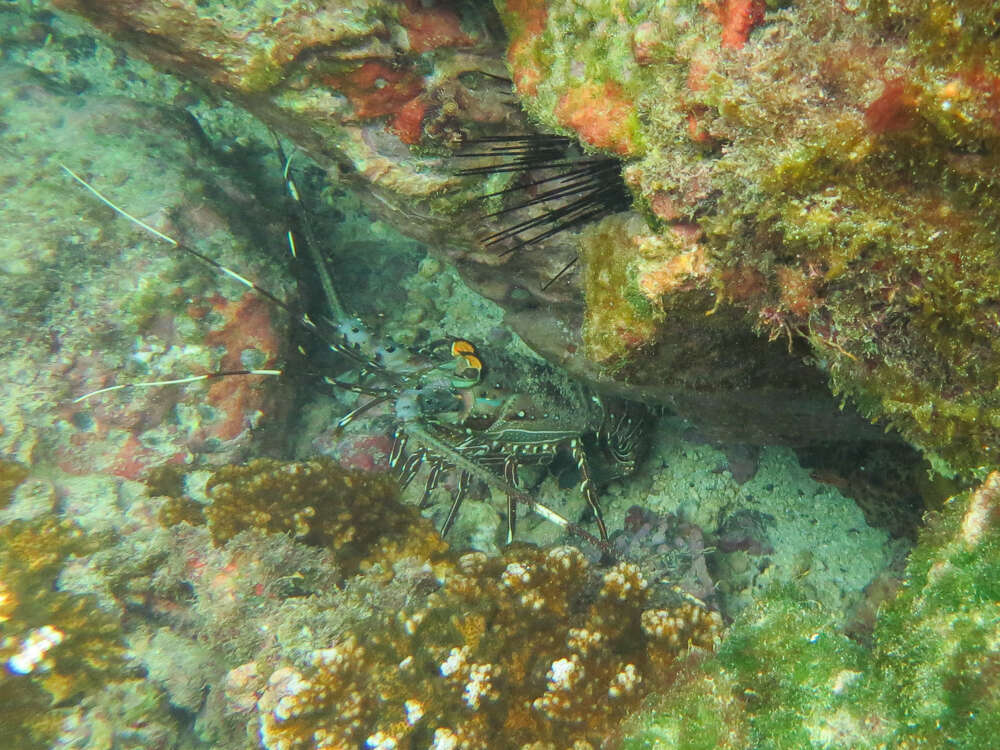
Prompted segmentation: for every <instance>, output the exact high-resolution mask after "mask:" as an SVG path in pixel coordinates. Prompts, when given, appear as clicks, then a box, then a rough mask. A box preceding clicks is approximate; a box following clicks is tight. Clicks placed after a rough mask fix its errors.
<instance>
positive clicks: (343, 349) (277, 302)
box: [59, 164, 385, 372]
mask: <svg viewBox="0 0 1000 750" xmlns="http://www.w3.org/2000/svg"><path fill="white" fill-rule="evenodd" d="M59 166H60V167H62V168H63V170H64V171H65V172H66V174H68V175H69V176H70V177H72V178H73V179H74V180H76V182H78V183H80V184H81V185H82V186H83V187H85V188H86V189H87V190H88V191H89V192H90V193H91V195H93V196H94V197H96V198H97V199H98V200H99V201H100V202H101V203H103V204H104V205H106V206H107V207H108V208H110V209H112V210H113V211H114V212H115V213H117V214H118V215H119V216H122V217H123V218H125V219H128V220H129V221H130V222H132V223H133V224H135V225H136V226H138V227H140V228H141V229H143V230H145V231H147V232H149V233H150V234H152V235H153V236H154V237H158V238H159V239H161V240H163V241H164V242H167V243H169V244H170V245H171V246H172V247H175V248H177V249H178V250H182V251H183V252H185V253H187V254H188V255H192V256H194V257H195V258H197V259H198V260H200V261H201V262H202V263H205V264H207V265H209V266H211V267H212V268H214V269H215V270H216V271H218V272H219V273H222V274H224V275H226V276H228V277H229V278H231V279H233V280H235V281H238V282H239V283H240V284H242V285H243V286H245V287H247V288H248V289H250V290H251V291H253V292H255V293H256V294H259V295H260V296H261V297H263V298H264V299H266V300H267V301H268V302H270V303H271V304H272V305H274V306H275V307H277V308H278V309H280V310H282V311H284V312H286V313H288V315H289V316H290V318H291V319H292V320H293V321H295V323H296V324H297V325H300V326H302V327H303V328H305V329H306V330H308V331H310V332H311V333H312V334H313V335H315V336H317V337H318V338H319V339H320V340H321V341H322V342H323V343H324V344H326V345H327V346H328V347H329V348H330V350H331V351H333V352H336V353H338V354H342V355H344V356H346V357H347V358H349V359H351V360H353V361H354V362H355V363H356V364H358V365H360V366H361V367H363V368H366V369H369V370H372V371H376V372H384V371H385V368H384V367H383V366H382V365H381V364H379V363H378V362H375V361H373V360H371V359H369V358H368V357H365V356H364V355H362V354H361V353H359V352H357V351H355V350H354V349H353V348H351V347H350V346H349V345H346V344H341V343H339V342H336V341H333V340H331V339H330V338H329V337H328V336H326V335H324V333H323V331H321V330H320V328H319V326H318V325H317V324H316V321H314V320H313V319H312V318H310V317H309V315H308V314H306V313H299V312H297V311H296V310H295V309H294V308H293V307H292V306H291V305H290V304H288V303H287V302H285V301H284V300H283V299H281V298H280V297H278V296H277V295H276V294H274V293H273V292H269V291H268V290H267V289H265V288H264V287H262V286H259V285H258V284H256V283H254V282H253V281H251V280H250V279H248V278H246V277H244V276H241V275H240V274H238V273H236V271H233V270H232V269H230V268H227V267H226V266H224V265H222V264H221V263H219V262H218V261H217V260H215V259H213V258H210V257H209V256H207V255H205V254H204V253H202V252H200V251H199V250H195V249H194V248H193V247H191V246H190V245H185V244H184V243H182V242H180V241H178V240H176V239H174V238H173V237H171V236H170V235H167V234H164V233H163V232H161V231H159V230H158V229H156V228H155V227H152V226H150V225H149V224H147V223H146V222H144V221H142V219H139V218H137V217H135V216H133V215H132V214H130V213H129V212H128V211H126V210H125V209H124V208H122V207H121V206H119V205H117V204H116V203H114V202H113V201H112V200H111V199H110V198H108V197H106V196H105V195H104V194H103V193H101V192H100V191H99V190H98V189H97V188H95V187H94V186H93V185H91V184H90V183H89V182H87V181H86V180H85V179H83V178H82V177H80V175H78V174H77V173H76V172H74V171H73V170H72V169H70V168H69V167H67V166H66V165H65V164H60V165H59ZM325 322H326V323H327V324H328V325H332V324H330V323H329V321H325Z"/></svg>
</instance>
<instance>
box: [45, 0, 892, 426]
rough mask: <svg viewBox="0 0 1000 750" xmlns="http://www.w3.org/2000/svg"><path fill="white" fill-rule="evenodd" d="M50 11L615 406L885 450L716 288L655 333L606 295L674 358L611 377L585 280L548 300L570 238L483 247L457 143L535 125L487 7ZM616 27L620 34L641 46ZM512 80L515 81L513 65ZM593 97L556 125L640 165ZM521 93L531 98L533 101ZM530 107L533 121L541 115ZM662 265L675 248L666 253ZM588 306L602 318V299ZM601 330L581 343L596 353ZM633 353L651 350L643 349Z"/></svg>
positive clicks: (613, 105)
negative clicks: (86, 29) (305, 184)
mask: <svg viewBox="0 0 1000 750" xmlns="http://www.w3.org/2000/svg"><path fill="white" fill-rule="evenodd" d="M54 4H55V5H56V6H57V7H59V8H62V9H66V10H71V11H73V12H76V13H80V14H82V15H84V16H85V17H86V18H88V19H90V20H91V21H92V22H93V23H94V24H95V25H97V26H98V27H99V28H101V29H103V30H105V31H107V32H109V33H111V34H112V35H114V36H115V37H116V38H117V39H119V40H121V41H124V42H126V43H128V45H129V48H130V49H131V50H132V51H134V52H135V53H136V54H138V55H142V56H144V57H145V58H146V59H148V60H151V61H152V62H153V63H154V64H156V65H158V66H161V67H164V68H166V69H168V70H170V71H174V72H176V73H179V74H180V75H182V76H185V77H187V78H189V79H191V80H193V81H195V82H197V83H198V84H199V85H201V86H205V87H206V88H207V89H208V90H209V91H211V92H213V93H215V94H220V95H222V96H224V97H225V98H227V99H230V100H233V101H235V102H237V103H239V104H240V105H241V106H243V107H245V108H246V109H248V110H249V111H251V112H253V113H254V114H256V115H257V116H259V117H260V118H261V119H263V120H264V121H265V122H267V123H268V124H269V126H271V127H273V128H274V129H275V130H277V131H278V132H280V133H282V134H284V135H286V136H288V137H289V138H291V139H292V140H293V141H294V142H296V143H297V144H298V145H299V146H300V147H301V148H303V149H304V150H306V151H307V152H308V153H309V154H310V155H311V156H313V157H314V158H315V159H317V161H318V162H319V163H320V164H322V165H323V166H324V167H326V168H328V169H329V170H330V172H331V174H334V173H337V174H338V179H340V180H343V181H344V182H346V183H348V184H351V185H352V186H353V187H354V188H356V189H357V190H358V192H359V195H361V196H363V198H364V199H365V200H366V201H367V203H368V205H369V206H370V208H371V209H372V211H373V213H374V214H375V215H377V216H380V217H382V218H383V219H385V220H387V221H390V222H392V223H394V224H395V225H396V226H398V227H400V228H401V229H402V230H403V231H405V232H407V233H410V234H411V235H414V236H417V237H419V238H421V239H424V240H426V241H428V243H429V244H430V245H431V247H432V249H433V251H434V252H436V253H438V254H439V255H440V256H442V257H445V258H447V259H448V260H449V261H451V262H452V263H454V264H455V266H456V268H457V269H458V271H459V272H460V273H461V274H462V276H463V278H464V280H465V281H466V282H467V283H469V285H470V286H471V287H473V288H474V289H475V290H477V291H478V292H479V293H481V294H483V295H484V296H486V297H488V298H489V299H491V300H494V301H496V302H497V303H498V304H500V305H501V306H502V307H503V308H504V310H505V311H506V313H507V318H506V322H507V323H508V324H510V325H511V326H512V327H513V328H514V329H515V330H516V331H517V332H518V333H519V334H520V335H521V336H522V338H524V340H525V341H526V342H527V343H528V344H529V345H530V346H532V347H533V348H534V349H535V350H536V351H538V352H539V353H541V354H542V355H543V356H545V357H546V358H548V359H549V360H550V361H553V362H555V363H557V364H559V365H560V366H563V367H565V368H566V369H568V370H569V371H570V372H571V373H573V374H574V375H575V376H578V377H582V378H584V379H587V380H590V381H591V382H593V383H597V384H599V385H600V386H602V387H603V388H605V389H608V390H611V391H614V392H616V393H617V394H619V395H624V396H630V397H632V398H637V399H643V400H655V401H657V402H659V403H663V404H667V405H669V406H670V407H671V408H673V409H675V410H677V411H678V413H681V414H683V415H685V416H689V417H692V418H697V419H698V420H699V421H700V422H701V423H702V425H703V426H704V428H705V429H706V430H711V431H713V432H714V433H715V434H716V435H718V436H719V437H720V438H721V437H726V438H729V439H739V440H742V441H744V442H753V443H757V444H760V443H767V442H777V441H782V442H792V443H797V444H801V443H805V442H815V441H818V440H826V439H829V438H830V436H837V437H843V438H856V437H858V436H859V435H867V436H868V437H869V438H874V439H877V438H878V431H877V430H868V429H866V428H867V427H868V425H866V424H865V423H864V421H863V420H861V419H859V418H857V416H856V415H855V414H853V413H844V412H840V411H838V410H837V408H836V405H835V403H834V401H833V400H832V399H831V398H830V396H829V394H828V392H827V390H826V387H825V376H824V374H823V373H819V372H816V371H815V370H814V369H812V368H809V367H807V366H805V365H803V364H802V363H801V362H799V361H798V359H797V358H795V357H792V356H789V354H788V353H787V352H786V351H785V345H784V342H774V343H771V344H767V343H765V342H764V341H763V340H761V339H760V338H759V337H757V336H755V335H754V334H753V332H752V331H751V329H750V327H749V326H747V325H746V322H745V321H744V320H743V317H744V316H743V314H742V312H741V311H740V310H736V309H732V310H730V309H720V310H719V311H718V313H717V315H716V316H715V318H714V320H710V321H708V324H707V326H706V319H705V317H704V312H705V311H706V309H709V308H711V307H712V306H713V301H712V300H713V298H712V296H711V288H710V287H706V288H703V289H702V288H700V289H697V290H695V293H694V294H693V295H692V296H691V298H690V299H687V300H686V301H685V302H684V303H683V304H681V305H673V306H671V305H670V304H667V305H666V308H670V309H669V310H668V312H669V313H670V315H673V314H674V313H678V314H677V315H676V316H674V318H673V322H672V323H671V325H669V326H667V325H660V324H661V323H662V315H661V316H660V317H659V318H657V319H656V320H654V321H653V323H652V325H651V326H650V324H649V322H648V321H643V320H640V319H641V318H643V317H644V316H645V318H649V316H650V315H651V314H652V313H651V311H652V310H653V308H654V307H655V306H656V304H657V303H656V302H655V301H654V304H652V305H650V304H646V303H645V302H643V301H641V294H625V295H623V293H622V291H621V290H620V289H618V288H612V289H611V290H610V293H611V295H612V300H617V301H618V302H615V303H614V310H613V311H612V316H611V318H612V319H609V320H607V321H606V322H601V323H600V325H599V326H598V328H600V329H602V330H603V329H605V328H606V330H607V331H608V333H600V332H599V333H597V334H596V335H597V337H598V338H600V337H601V336H605V337H606V336H618V331H619V328H620V326H619V325H618V324H619V323H620V321H619V320H615V319H614V315H618V316H619V317H620V316H621V315H622V312H621V311H622V310H623V305H622V304H618V303H619V302H621V301H622V300H624V299H625V298H626V297H627V299H628V300H629V304H632V303H635V304H637V305H638V306H639V308H640V314H639V315H638V316H635V315H633V316H631V317H630V319H629V325H634V326H635V328H636V330H635V331H634V332H630V333H629V334H628V339H629V341H630V342H631V344H629V346H633V345H634V346H640V345H642V344H643V343H651V342H652V340H653V339H656V340H662V343H663V345H662V346H658V347H656V351H657V352H658V353H659V354H660V355H663V354H664V353H665V352H667V351H668V350H671V347H675V348H674V349H673V350H672V351H675V352H677V353H678V355H677V356H673V357H670V358H661V359H659V360H658V361H656V363H655V364H652V365H650V366H649V367H648V368H646V371H645V375H644V376H643V374H642V373H640V374H637V373H636V372H634V371H629V370H628V369H627V368H625V369H623V368H621V367H616V366H609V365H614V364H615V363H613V362H609V361H608V357H606V356H603V355H602V354H601V352H600V351H599V350H597V349H593V348H590V347H588V346H584V340H583V338H581V330H582V323H583V312H584V310H583V303H582V295H581V292H580V290H581V284H582V283H585V282H582V281H581V276H580V275H579V274H577V273H575V272H573V273H571V274H569V275H568V276H567V277H566V278H565V279H564V280H561V281H560V282H559V283H557V284H553V285H551V286H548V287H546V283H547V282H548V281H550V280H551V279H552V278H553V277H554V276H555V275H556V274H557V273H558V272H559V269H560V268H562V267H563V266H564V264H565V263H566V262H567V260H568V259H570V258H573V257H574V256H575V255H577V250H578V249H577V247H576V245H577V243H576V233H575V232H571V233H567V234H563V235H562V236H558V235H557V236H556V237H555V238H552V239H551V241H549V242H547V243H545V244H543V245H540V246H539V247H537V248H534V249H533V250H532V251H530V252H514V253H510V254H508V255H501V254H500V252H499V251H498V250H497V249H496V248H492V247H489V248H484V247H482V245H481V243H480V238H481V237H483V236H484V235H486V234H489V232H490V231H492V229H491V228H495V227H496V226H497V225H498V220H497V219H487V218H484V216H483V213H484V206H483V202H482V201H481V200H479V199H480V198H481V197H482V196H483V195H484V194H486V193H489V192H492V191H493V190H495V189H500V188H502V187H503V184H499V185H495V184H494V181H491V180H489V179H481V178H476V179H472V178H459V177H456V176H455V164H454V160H453V159H451V156H452V155H453V154H454V153H455V146H456V144H457V143H458V142H459V141H460V140H461V139H462V138H463V137H464V136H471V137H477V136H480V135H491V134H496V133H501V134H503V133H508V134H509V133H523V132H526V131H529V130H530V129H531V126H530V123H529V121H528V120H527V119H526V118H525V117H524V114H523V113H522V112H521V111H520V109H519V107H518V105H517V102H516V100H515V99H514V97H512V96H511V93H510V86H511V84H510V82H509V80H507V78H506V77H507V75H508V72H507V66H506V65H505V63H504V61H503V55H504V48H505V45H506V40H505V39H504V38H503V36H504V35H503V30H502V29H501V27H500V26H499V22H498V21H497V20H496V17H495V16H494V15H493V13H492V12H491V11H490V9H488V8H485V7H477V6H476V5H475V4H464V5H461V6H459V7H457V8H456V7H452V6H451V5H449V4H447V3H422V4H421V3H416V2H413V1H412V0H406V1H405V2H404V1H403V0H370V1H368V2H363V3H352V4H350V5H349V6H344V5H342V4H339V3H329V4H319V5H317V4H315V3H306V2H301V1H300V0H289V1H288V2H284V3H277V4H276V3H273V2H266V3H244V4H241V5H240V7H239V9H236V8H233V7H232V6H231V4H229V3H224V2H221V0H220V1H210V2H203V1H201V0H199V1H198V2H195V0H183V1H182V2H174V3H170V4H163V3H156V2H134V1H133V0H129V1H128V2H123V1H120V0H111V1H109V2H101V3H95V2H89V1H88V0H55V2H54ZM612 5H613V4H612ZM529 6H530V7H534V8H538V9H539V13H540V15H539V19H540V22H543V21H544V6H543V5H542V4H539V3H535V4H529ZM609 7H610V6H609ZM588 12H589V11H588ZM720 12H721V11H720ZM639 15H640V16H641V15H642V12H640V13H639ZM504 18H505V19H506V20H507V21H508V25H510V26H511V28H510V30H509V32H510V34H511V38H512V40H513V44H514V47H512V52H511V54H512V55H513V56H514V57H515V58H516V56H517V48H518V45H519V44H520V37H519V36H518V34H520V33H521V30H522V29H527V28H532V29H533V28H535V27H534V26H533V25H532V24H533V23H534V21H531V22H530V23H528V22H526V23H525V24H521V23H520V21H518V20H517V18H516V17H515V14H512V13H507V14H506V15H505V16H504ZM621 20H623V19H616V20H615V23H614V24H613V26H614V27H615V28H618V27H621V28H622V29H625V30H628V33H631V26H630V25H629V24H628V23H626V24H621V23H620V21H621ZM731 26H732V27H733V28H734V29H737V31H732V32H730V33H731V34H737V35H738V34H739V33H742V32H739V31H738V29H739V28H740V25H739V24H738V23H736V24H731ZM605 27H609V28H610V26H609V24H607V23H604V22H602V24H601V25H600V28H602V29H604V31H602V34H604V36H602V38H611V36H613V35H611V36H609V35H608V34H609V33H610V32H608V33H605V32H607V29H606V28H605ZM647 31H648V29H647ZM559 33H561V32H559ZM623 33H624V32H623ZM571 38H572V37H571V36H568V37H567V40H569V39H571ZM629 38H631V37H629ZM629 44H631V42H629ZM580 49H581V50H583V51H587V50H589V49H590V47H588V46H586V45H582V46H581V47H580ZM616 49H617V48H616ZM539 54H541V53H539ZM556 54H557V55H564V56H565V59H564V60H563V61H562V62H559V63H558V65H556V66H555V68H554V69H555V70H557V71H559V72H560V74H561V72H562V70H563V67H562V66H563V62H565V63H566V64H568V61H569V60H570V59H574V58H573V55H572V54H569V52H568V51H567V49H562V48H560V49H559V50H557V51H556ZM574 54H575V53H574ZM588 54H589V53H588ZM514 75H515V78H516V79H518V80H520V75H521V69H520V68H519V67H518V65H517V63H516V60H515V65H514ZM642 80H647V81H648V80H649V77H648V76H646V78H643V79H642ZM601 85H603V84H601ZM601 85H597V86H596V87H595V86H582V87H580V88H579V90H577V91H575V92H574V94H573V95H572V96H570V97H567V100H566V102H564V103H563V105H562V109H561V110H560V112H562V113H563V115H564V116H565V119H566V122H567V123H568V124H570V125H572V124H573V123H576V124H577V125H579V126H580V128H581V129H584V128H592V127H596V128H597V130H592V131H591V130H588V131H587V133H586V135H585V140H587V139H589V141H588V142H589V143H591V144H593V145H596V146H599V147H601V148H605V149H607V150H608V151H610V152H613V153H614V154H615V155H617V156H627V157H628V158H629V159H633V158H634V157H635V155H636V153H638V149H639V143H640V142H639V140H638V135H635V136H633V135H630V134H631V133H636V134H637V133H638V131H637V130H636V128H637V127H638V124H637V123H638V120H637V116H636V115H635V114H634V113H632V114H628V116H626V114H627V113H626V111H625V109H627V106H626V105H627V102H625V101H624V100H623V99H622V96H621V95H620V94H619V93H618V90H617V89H616V88H615V86H612V87H611V89H607V87H605V88H601ZM612 89H613V90H612ZM522 93H523V94H524V96H525V97H526V99H529V100H530V98H531V96H530V95H531V92H530V91H528V90H525V91H524V92H522ZM528 105H529V107H530V109H531V112H532V114H533V115H535V116H537V115H538V111H539V106H538V105H536V104H534V103H532V102H530V101H529V102H528ZM623 107H624V108H623ZM589 108H593V111H591V110H590V109H589ZM601 118H605V119H603V120H602V119H601ZM542 119H543V121H545V122H546V126H549V125H550V123H549V122H548V121H547V120H544V118H542ZM612 120H613V121H615V122H619V121H620V123H621V127H622V128H624V129H625V130H623V131H622V134H618V135H616V134H614V133H610V134H601V133H599V132H598V130H599V129H600V128H601V127H602V125H601V124H602V123H604V122H608V121H612ZM588 123H592V125H590V124H588ZM555 125H556V126H557V127H560V128H563V129H564V126H563V125H559V124H558V123H555ZM616 127H617V126H616ZM626 131H627V133H626ZM616 138H621V139H623V140H622V143H621V144H618V143H617V142H616V141H615V139H616ZM501 226H502V224H501ZM668 245H669V243H668ZM663 252H668V253H669V252H672V250H671V248H670V247H669V246H668V247H666V249H665V250H662V251H661V255H662V253H663ZM607 257H608V259H609V262H611V263H614V262H617V261H616V260H615V259H616V258H622V259H623V262H627V259H624V255H616V254H614V253H608V254H607ZM619 265H621V264H619ZM622 267H623V268H624V266H622ZM615 272H616V273H620V269H619V270H618V271H615ZM587 287H588V289H589V290H590V291H591V293H592V289H591V285H590V284H587ZM706 289H707V291H706ZM661 307H662V306H661ZM590 309H591V311H594V310H595V309H597V306H595V305H594V304H593V301H592V302H591V308H590ZM654 317H655V316H654ZM668 317H669V316H668ZM593 328H594V326H593V325H591V330H590V332H589V333H588V334H587V341H588V342H590V341H592V340H593V339H594V332H593ZM654 332H658V333H657V335H656V336H653V335H652V334H653V333H654ZM651 336H652V338H650V337H651ZM612 348H614V347H612ZM640 348H641V349H642V351H643V352H644V353H645V351H646V349H647V348H648V347H641V346H640ZM644 356H646V359H647V360H648V359H649V357H648V356H647V355H646V354H644ZM634 364H635V362H633V365H634ZM632 369H633V370H635V367H633V368H632ZM654 375H655V376H654Z"/></svg>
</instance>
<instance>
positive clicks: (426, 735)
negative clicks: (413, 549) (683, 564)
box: [258, 547, 721, 750]
mask: <svg viewBox="0 0 1000 750" xmlns="http://www.w3.org/2000/svg"><path fill="white" fill-rule="evenodd" d="M646 588H647V586H646V582H645V581H644V580H643V579H642V577H641V575H640V574H639V572H638V569H637V568H635V567H634V566H632V565H630V564H627V563H622V564H619V565H617V566H615V567H614V568H612V569H611V570H609V571H607V572H606V573H604V575H603V576H598V575H596V574H595V573H593V572H592V571H590V570H589V565H588V563H587V561H586V559H585V558H584V557H583V555H582V554H581V553H580V552H579V551H578V550H577V549H575V548H572V547H556V548H553V549H550V550H547V551H545V550H538V549H534V548H523V547H517V548H511V549H509V550H508V551H507V552H506V553H505V554H504V555H503V556H502V557H501V558H493V559H490V558H488V557H487V556H485V555H483V554H482V553H469V554H466V555H464V556H462V557H461V558H460V559H459V560H458V562H457V564H456V565H455V567H454V568H453V569H452V570H451V571H450V572H448V573H447V574H446V575H445V576H444V583H443V586H442V587H441V589H440V590H438V591H437V592H435V593H433V594H432V595H431V596H430V597H428V598H427V599H426V600H425V601H419V602H414V603H413V604H412V605H410V606H408V607H405V608H404V609H403V610H402V611H400V612H398V613H397V614H394V615H388V616H386V617H385V619H383V620H382V621H381V622H380V623H379V624H378V625H377V626H375V627H370V628H366V629H365V630H363V631H362V630H360V629H358V630H355V631H353V632H351V633H349V634H347V635H345V637H344V638H343V639H341V640H340V641H338V642H337V643H335V644H333V645H332V646H331V647H330V648H326V649H321V650H318V651H315V652H314V653H313V654H312V657H311V663H310V664H309V665H308V666H307V667H304V668H292V667H285V668H281V669H278V670H277V671H275V672H274V673H273V674H272V675H271V678H270V681H269V685H268V688H267V690H266V692H265V693H264V695H263V697H262V698H261V700H260V702H259V706H258V708H259V712H260V736H261V738H262V740H263V742H264V745H265V747H267V748H268V750H278V749H281V750H291V749H292V748H314V747H360V746H366V747H372V748H383V749H387V748H397V747H432V748H435V749H436V750H444V749H445V748H458V747H465V748H487V747H489V748H522V747H539V748H541V747H554V746H555V745H552V744H549V743H557V744H558V746H560V747H565V746H572V747H574V748H588V747H595V746H597V745H599V744H600V743H601V741H602V740H603V738H604V737H605V736H606V734H607V733H608V732H609V731H611V730H612V729H613V727H614V726H615V725H616V724H617V722H618V721H619V720H620V719H621V717H623V716H624V715H625V713H626V712H627V711H628V710H629V709H630V708H632V707H634V706H635V705H636V703H637V701H638V700H639V698H640V697H641V696H642V695H644V694H645V693H646V692H647V691H648V690H649V689H651V688H653V687H655V686H657V685H658V684H659V683H660V681H661V680H662V679H663V678H664V676H665V672H664V667H665V666H666V665H668V664H669V663H671V662H672V661H673V660H674V659H675V658H676V657H677V655H678V654H680V653H682V652H683V651H684V650H685V649H686V648H688V647H689V646H697V647H700V648H711V647H712V645H713V644H714V641H715V638H716V636H717V635H718V634H719V632H720V630H721V620H720V619H719V617H718V615H716V614H715V613H710V612H707V611H705V610H702V609H699V608H696V607H693V606H685V607H681V608H679V609H676V610H671V611H668V610H646V611H644V610H643V606H644V603H645V600H646Z"/></svg>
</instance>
